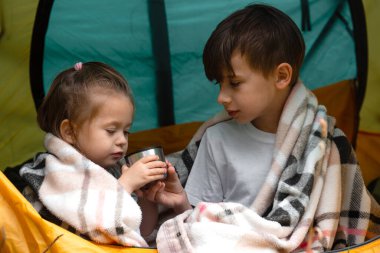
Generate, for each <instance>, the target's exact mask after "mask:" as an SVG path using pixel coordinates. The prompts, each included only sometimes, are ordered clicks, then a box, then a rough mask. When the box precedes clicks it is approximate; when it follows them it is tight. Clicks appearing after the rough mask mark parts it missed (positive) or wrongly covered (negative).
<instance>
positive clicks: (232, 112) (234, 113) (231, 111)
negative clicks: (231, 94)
mask: <svg viewBox="0 0 380 253" xmlns="http://www.w3.org/2000/svg"><path fill="white" fill-rule="evenodd" d="M238 112H239V111H237V110H235V111H234V110H227V113H228V115H230V116H231V117H232V118H235V117H236V115H237V114H238Z"/></svg>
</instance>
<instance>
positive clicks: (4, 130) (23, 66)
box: [0, 0, 380, 252]
mask: <svg viewBox="0 0 380 253" xmlns="http://www.w3.org/2000/svg"><path fill="white" fill-rule="evenodd" d="M251 2H252V1H251V0H239V1H228V0H223V1H201V0H194V1H175V0H167V1H164V0H157V1H149V0H148V1H140V0H131V1H123V0H116V1H113V2H112V4H110V3H109V2H107V1H99V0H96V1H95V0H94V1H37V0H32V1H26V0H12V1H11V0H1V1H0V66H1V67H0V106H1V109H0V122H1V124H0V169H1V170H2V171H3V170H5V169H6V168H7V167H16V166H17V165H19V164H21V163H23V162H25V161H26V160H28V159H30V158H32V157H33V156H34V155H35V154H36V153H37V152H40V151H43V150H44V147H43V145H42V144H43V137H44V132H42V130H40V129H39V128H38V125H37V122H36V108H37V107H38V106H39V105H40V103H41V101H42V99H43V97H44V95H45V93H46V91H47V90H48V89H49V86H50V83H51V82H52V80H53V78H54V77H55V76H56V75H57V73H59V72H60V71H61V70H62V69H66V68H69V67H72V66H73V65H74V64H75V63H76V62H79V61H80V62H87V61H102V62H105V63H108V64H110V65H111V66H113V67H115V68H116V69H117V70H118V71H120V72H121V73H122V74H123V75H124V76H125V77H126V79H127V80H128V82H129V84H130V85H131V87H132V90H133V93H134V97H135V101H136V114H135V120H134V123H133V127H132V134H131V136H130V140H129V146H130V148H129V152H133V151H135V150H137V149H140V148H143V147H146V146H149V145H156V144H158V145H161V146H163V147H164V151H165V153H166V154H170V153H173V152H176V151H179V150H182V149H183V148H184V147H185V146H186V144H187V143H188V141H189V140H190V138H191V137H192V135H193V134H194V133H195V131H196V130H197V128H198V127H199V126H200V124H201V123H202V122H204V121H205V120H207V119H208V118H210V117H211V116H212V115H214V114H215V113H216V112H218V111H220V110H222V107H221V106H219V105H218V104H217V103H216V97H217V93H218V88H217V87H216V86H215V85H213V84H212V83H210V82H209V81H208V80H207V79H206V77H205V75H204V71H203V64H202V50H203V47H204V45H205V42H206V40H207V38H208V36H209V35H210V33H211V31H212V30H213V29H214V27H215V26H216V24H217V23H218V22H219V21H221V20H222V19H223V18H224V17H226V16H227V15H228V14H229V13H231V12H232V10H236V9H239V8H242V7H244V6H246V5H247V4H249V3H251ZM260 2H265V3H268V4H271V5H274V6H276V7H277V8H279V9H281V10H283V11H284V12H285V13H287V14H288V15H289V16H290V17H292V19H293V20H294V21H295V23H296V24H297V25H298V26H299V27H300V29H301V31H302V32H303V35H304V38H305V42H306V57H305V61H304V65H303V68H302V70H301V79H302V80H303V82H304V83H305V84H306V86H307V87H308V88H310V89H312V90H313V91H314V92H315V94H316V95H317V97H318V100H319V102H320V103H321V104H324V105H326V107H327V109H328V113H329V114H331V115H333V116H335V117H336V118H337V126H338V127H340V128H341V129H342V130H343V131H344V132H345V133H346V135H347V136H348V137H349V139H350V140H351V142H352V144H353V146H354V147H355V150H356V153H357V156H358V160H359V162H360V165H361V169H362V173H363V178H364V181H365V183H366V184H367V186H371V187H376V186H377V185H375V184H374V182H375V180H376V179H378V178H380V169H379V168H380V156H379V155H378V154H379V153H380V100H379V99H378V95H377V94H378V93H379V89H380V88H379V85H378V83H379V81H380V72H379V69H380V67H379V66H380V57H379V56H380V52H379V50H380V47H379V45H380V35H379V33H378V32H376V31H377V28H376V26H377V25H378V23H379V15H378V14H379V13H380V2H379V1H376V0H363V1H361V3H360V4H362V5H363V7H364V12H363V13H362V14H364V15H363V18H364V22H363V20H361V21H360V15H359V17H358V16H357V13H355V7H354V8H353V7H352V5H351V4H352V3H353V2H355V1H348V0H339V1H293V0H286V1H275V0H266V1H260ZM358 2H360V1H358ZM84 10H85V11H84ZM357 10H358V9H357V8H356V11H357ZM359 10H360V8H359ZM359 14H360V13H359ZM358 19H359V21H358ZM5 180H6V178H5V177H3V175H2V176H1V181H2V185H1V187H2V188H1V189H2V192H3V187H7V189H8V187H11V185H8V184H7V183H6V182H5ZM371 183H372V184H371ZM379 188H380V185H379ZM378 191H379V197H380V189H378ZM5 195H6V194H4V196H5ZM4 196H3V197H2V198H1V200H2V202H3V203H4V205H5V203H10V202H7V201H6V198H5V197H4ZM9 196H13V197H12V198H19V197H20V196H19V195H17V193H15V192H13V193H11V192H10V193H9ZM375 197H376V196H375ZM8 201H11V200H10V199H8ZM22 208H27V209H28V208H30V207H28V206H24V205H23V207H22ZM11 209H12V208H11ZM11 209H9V210H8V211H9V213H7V215H11V213H12V212H11ZM2 212H3V211H2ZM20 212H22V210H20ZM20 216H21V215H20ZM3 217H4V216H3ZM28 217H29V216H28ZM16 219H18V218H16ZM4 222H5V221H4ZM23 223H28V221H27V219H25V220H23V221H22V222H20V226H21V227H22V226H23ZM43 226H47V227H48V226H51V225H50V224H48V225H43ZM1 227H4V225H3V224H1V223H0V229H1ZM47 229H49V230H51V231H53V230H54V233H55V235H56V233H57V232H56V231H55V229H56V228H54V229H52V228H51V227H49V228H47ZM38 230H39V229H38V228H33V229H31V230H30V231H31V232H30V233H37V231H38ZM2 231H3V230H2ZM15 233H22V232H20V231H16V232H15ZM24 233H25V234H27V233H28V232H25V231H24ZM52 233H53V232H52ZM62 233H63V232H62ZM0 234H1V235H2V236H0V239H1V238H4V236H3V234H2V233H0ZM55 235H48V237H49V238H55V237H56V236H55ZM25 236H26V237H28V235H25ZM38 240H40V241H43V240H44V239H43V236H42V237H41V238H39V239H38ZM38 240H36V241H38ZM378 241H379V240H378ZM0 243H1V241H0ZM37 244H38V243H37ZM79 244H80V242H79ZM32 245H34V244H32ZM46 245H48V244H47V243H45V244H44V246H42V247H40V246H38V247H39V248H40V249H43V248H46ZM82 246H83V245H82ZM1 247H2V244H0V249H1ZM24 247H31V246H25V245H24ZM78 247H80V246H78ZM377 247H379V246H378V245H377ZM111 248H112V247H111ZM72 249H75V247H73V248H72ZM115 249H117V250H119V248H115ZM379 249H380V247H379ZM102 250H103V249H99V251H94V252H103V251H102ZM107 250H110V248H107ZM139 250H140V249H139ZM141 250H144V249H141ZM146 250H147V251H149V252H151V250H150V249H146ZM41 251H42V250H41ZM9 252H12V251H11V250H10V251H9ZM62 252H63V251H62ZM110 252H113V251H110ZM123 252H124V251H123ZM126 252H127V251H126ZM128 252H134V251H133V249H128ZM136 252H144V251H136ZM350 252H354V251H350ZM358 252H364V249H363V248H362V249H361V251H358ZM371 252H372V251H371Z"/></svg>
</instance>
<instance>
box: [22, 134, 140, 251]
mask: <svg viewBox="0 0 380 253" xmlns="http://www.w3.org/2000/svg"><path fill="white" fill-rule="evenodd" d="M45 147H46V149H47V151H48V152H49V153H40V154H38V155H37V156H36V158H35V159H34V161H33V162H31V163H27V164H25V165H24V166H23V167H22V168H21V169H20V175H21V177H22V178H24V180H25V181H26V182H27V183H28V187H26V188H25V189H24V191H23V194H24V196H25V197H26V198H27V199H28V200H29V201H30V202H31V203H32V205H33V206H34V207H35V209H36V210H37V211H39V213H40V214H41V216H42V217H43V218H45V219H48V220H49V221H52V222H54V223H56V224H58V225H61V226H63V227H65V228H67V229H69V230H72V231H73V232H78V233H80V234H81V235H82V236H84V237H88V238H89V239H91V240H93V241H96V242H99V243H107V244H111V243H117V244H121V245H125V246H144V247H146V246H147V244H146V242H145V241H144V239H143V238H142V237H141V236H140V234H139V233H138V231H139V227H140V223H141V210H140V207H139V206H138V205H137V203H136V201H135V200H134V199H133V198H132V197H131V195H130V194H129V193H128V192H126V191H125V190H124V188H123V187H122V186H121V185H120V184H119V183H118V181H117V179H116V178H115V177H114V176H112V175H111V174H110V173H108V172H107V171H106V170H105V169H103V168H102V167H100V166H98V165H97V164H95V163H93V162H91V161H90V160H88V159H87V158H85V157H84V156H83V155H81V154H80V153H79V152H78V151H77V150H76V149H74V148H73V147H72V146H71V145H69V144H67V143H66V142H64V141H63V140H61V139H59V138H57V137H55V136H54V135H52V134H47V135H46V137H45Z"/></svg>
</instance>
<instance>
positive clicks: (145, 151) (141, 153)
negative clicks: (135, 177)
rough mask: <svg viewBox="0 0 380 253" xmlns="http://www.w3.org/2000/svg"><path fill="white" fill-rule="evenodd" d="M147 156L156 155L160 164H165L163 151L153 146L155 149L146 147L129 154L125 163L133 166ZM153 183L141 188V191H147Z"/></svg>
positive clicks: (159, 147)
mask: <svg viewBox="0 0 380 253" xmlns="http://www.w3.org/2000/svg"><path fill="white" fill-rule="evenodd" d="M147 155H157V156H158V157H159V160H160V161H162V162H166V159H165V155H164V150H163V148H162V147H161V146H155V147H147V148H144V149H141V150H138V151H136V152H134V153H131V154H129V155H128V156H127V161H128V163H129V165H132V164H134V163H135V162H136V161H138V160H140V159H141V158H143V157H144V156H147ZM166 176H167V174H166V173H165V175H164V178H166ZM152 183H153V182H151V183H148V184H147V185H145V186H144V187H143V189H147V188H149V187H150V186H151V184H152Z"/></svg>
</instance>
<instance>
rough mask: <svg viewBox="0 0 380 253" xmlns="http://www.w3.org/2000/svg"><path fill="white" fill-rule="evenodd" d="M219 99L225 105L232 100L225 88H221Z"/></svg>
mask: <svg viewBox="0 0 380 253" xmlns="http://www.w3.org/2000/svg"><path fill="white" fill-rule="evenodd" d="M217 101H218V103H219V104H221V105H225V104H229V103H230V102H231V98H230V97H229V96H228V95H227V94H226V93H225V92H223V90H220V91H219V95H218V99H217Z"/></svg>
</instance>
